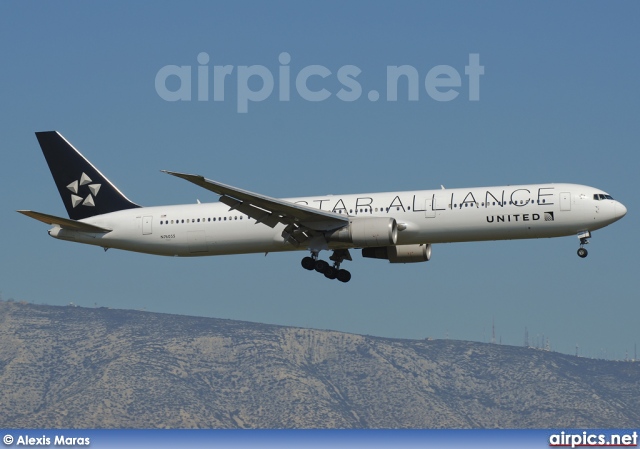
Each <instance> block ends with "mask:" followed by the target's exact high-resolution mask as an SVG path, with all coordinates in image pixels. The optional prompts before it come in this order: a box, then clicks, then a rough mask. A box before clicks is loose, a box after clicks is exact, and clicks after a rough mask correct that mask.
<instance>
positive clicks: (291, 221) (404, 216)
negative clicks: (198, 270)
mask: <svg viewBox="0 0 640 449" xmlns="http://www.w3.org/2000/svg"><path fill="white" fill-rule="evenodd" d="M36 137H37V139H38V142H39V144H40V147H41V149H42V152H43V153H44V156H45V159H46V161H47V163H48V165H49V169H50V171H51V174H52V175H53V179H54V182H55V184H56V187H57V188H58V192H59V193H60V196H61V198H62V202H63V203H64V205H65V208H66V210H67V214H68V216H69V218H64V217H58V216H54V215H49V214H44V213H41V212H35V211H31V210H19V211H17V212H20V213H22V214H24V215H26V216H28V217H31V218H34V219H36V220H39V221H41V222H44V223H46V224H48V225H51V226H53V227H52V228H51V229H49V231H48V232H49V235H51V236H52V237H55V238H57V239H62V240H68V241H73V242H78V243H84V244H88V245H96V246H100V247H102V248H104V250H105V251H106V250H108V249H109V248H116V249H121V250H126V251H135V252H140V253H147V254H155V255H164V256H180V257H192V256H213V255H226V254H247V253H265V254H268V253H270V252H279V251H298V250H300V251H309V255H308V256H306V257H304V258H303V259H302V262H301V264H302V267H303V268H305V269H306V270H309V271H317V272H319V273H321V274H324V276H325V277H326V278H328V279H338V280H339V281H341V282H348V281H349V280H350V279H351V273H350V272H349V271H347V270H345V269H343V268H341V264H342V263H343V262H344V261H345V260H349V261H350V260H352V257H351V252H350V250H353V249H361V250H362V256H363V257H367V258H375V259H383V260H388V261H389V262H390V263H414V262H426V261H428V260H430V258H431V251H432V247H431V245H433V244H438V243H451V242H471V241H486V240H511V239H533V238H549V237H562V236H569V235H577V237H578V239H579V241H580V247H579V249H578V256H580V257H581V258H584V257H586V256H587V254H588V253H587V250H586V248H585V247H584V246H585V245H586V244H588V243H589V240H588V239H589V238H590V237H591V233H592V232H593V231H595V230H598V229H601V228H603V227H605V226H608V225H610V224H611V223H613V222H615V221H618V220H620V219H621V218H622V217H624V216H625V214H626V213H627V209H626V207H625V206H624V205H622V203H620V202H618V201H616V200H614V199H613V198H612V197H611V195H609V194H608V193H606V192H604V191H602V190H599V189H596V188H593V187H588V186H584V185H577V184H529V185H509V186H495V187H475V188H455V189H446V188H444V186H441V188H440V189H436V190H419V191H405V192H384V193H365V194H347V195H324V196H314V197H304V198H286V199H277V198H271V197H269V196H266V195H261V194H258V193H253V192H250V191H248V190H243V189H239V188H237V187H232V186H229V185H226V184H222V183H220V182H217V181H213V180H210V179H207V178H204V177H203V176H201V175H194V174H187V173H179V172H174V171H167V170H163V172H164V173H167V174H169V175H172V176H176V177H178V178H182V179H184V180H187V181H189V182H191V183H193V184H195V185H197V186H199V187H202V188H204V189H207V190H209V191H211V192H213V193H215V194H217V195H219V202H217V203H207V204H203V203H200V201H198V203H197V204H185V205H170V206H152V207H142V206H140V205H138V204H136V203H134V202H132V201H131V200H129V199H128V198H127V197H126V196H125V195H124V194H123V193H122V192H120V190H118V188H117V187H116V186H115V185H113V184H112V183H111V182H110V181H109V180H108V179H107V178H106V177H105V176H104V175H103V174H102V173H101V172H100V171H99V170H98V169H97V168H96V167H94V166H93V165H92V164H91V162H89V161H88V160H87V159H86V158H85V157H84V156H83V155H82V154H81V153H80V152H79V151H78V150H76V149H75V148H74V147H73V145H71V144H70V143H69V142H68V141H67V140H66V139H65V138H64V137H63V136H62V135H61V134H60V133H59V132H57V131H46V132H36ZM321 251H332V254H331V256H330V257H329V260H330V261H331V262H327V261H325V260H322V259H320V257H319V254H320V252H321Z"/></svg>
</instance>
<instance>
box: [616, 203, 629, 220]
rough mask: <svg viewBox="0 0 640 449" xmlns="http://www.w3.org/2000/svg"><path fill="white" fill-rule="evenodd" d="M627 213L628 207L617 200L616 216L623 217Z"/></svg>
mask: <svg viewBox="0 0 640 449" xmlns="http://www.w3.org/2000/svg"><path fill="white" fill-rule="evenodd" d="M625 215H627V208H626V207H624V205H623V204H622V203H621V202H619V201H616V218H622V217H624V216H625Z"/></svg>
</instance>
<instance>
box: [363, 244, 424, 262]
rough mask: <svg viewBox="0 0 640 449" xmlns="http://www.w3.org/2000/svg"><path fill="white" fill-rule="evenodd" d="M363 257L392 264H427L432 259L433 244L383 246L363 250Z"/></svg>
mask: <svg viewBox="0 0 640 449" xmlns="http://www.w3.org/2000/svg"><path fill="white" fill-rule="evenodd" d="M362 257H370V258H373V259H387V260H388V261H389V262H391V263H413V262H427V261H428V260H429V259H431V244H430V243H421V244H419V245H397V246H381V247H377V248H375V247H374V248H363V249H362Z"/></svg>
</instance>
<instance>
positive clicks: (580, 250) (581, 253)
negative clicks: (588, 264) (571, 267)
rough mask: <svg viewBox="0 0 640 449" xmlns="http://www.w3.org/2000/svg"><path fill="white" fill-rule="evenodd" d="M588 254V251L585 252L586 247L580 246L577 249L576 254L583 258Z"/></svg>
mask: <svg viewBox="0 0 640 449" xmlns="http://www.w3.org/2000/svg"><path fill="white" fill-rule="evenodd" d="M588 254H589V253H588V252H587V250H586V249H584V248H580V249H578V256H580V257H582V258H583V259H584V258H585V257H587V255H588Z"/></svg>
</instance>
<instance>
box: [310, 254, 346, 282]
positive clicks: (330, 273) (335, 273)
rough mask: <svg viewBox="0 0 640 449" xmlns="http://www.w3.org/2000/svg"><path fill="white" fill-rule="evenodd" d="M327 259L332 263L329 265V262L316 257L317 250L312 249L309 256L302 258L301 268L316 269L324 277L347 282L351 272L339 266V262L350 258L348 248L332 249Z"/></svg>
mask: <svg viewBox="0 0 640 449" xmlns="http://www.w3.org/2000/svg"><path fill="white" fill-rule="evenodd" d="M329 260H332V261H333V265H329V262H326V261H324V260H321V259H318V251H312V252H311V256H307V257H305V258H304V259H302V268H304V269H306V270H309V271H312V270H316V271H317V272H318V273H322V274H324V277H326V278H327V279H337V280H339V281H340V282H349V280H351V273H349V272H348V271H347V270H344V269H341V268H340V264H341V263H342V262H343V261H344V260H351V255H350V254H349V250H346V249H336V250H334V251H333V254H332V255H331V257H330V258H329Z"/></svg>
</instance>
